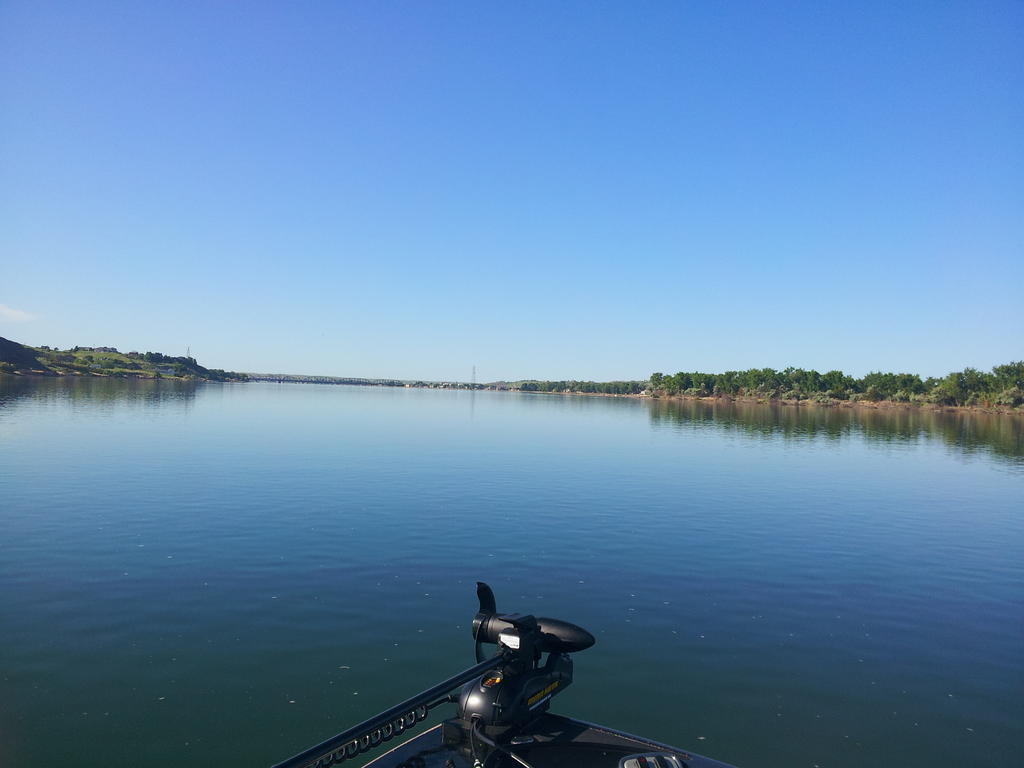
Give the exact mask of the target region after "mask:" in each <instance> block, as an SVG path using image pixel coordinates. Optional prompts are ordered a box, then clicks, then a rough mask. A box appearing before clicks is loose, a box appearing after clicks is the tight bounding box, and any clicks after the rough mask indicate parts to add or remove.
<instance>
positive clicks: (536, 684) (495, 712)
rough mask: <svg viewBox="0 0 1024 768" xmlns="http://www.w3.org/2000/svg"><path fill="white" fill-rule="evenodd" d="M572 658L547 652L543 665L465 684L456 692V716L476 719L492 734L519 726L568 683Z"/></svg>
mask: <svg viewBox="0 0 1024 768" xmlns="http://www.w3.org/2000/svg"><path fill="white" fill-rule="evenodd" d="M572 667H573V665H572V658H571V657H570V656H569V655H568V654H565V653H552V654H549V655H548V658H547V661H546V663H545V664H544V665H543V666H540V667H536V668H534V669H532V670H530V671H527V672H520V673H516V672H514V671H513V672H512V673H511V674H506V672H505V671H503V670H502V669H500V668H499V669H497V670H495V671H493V672H490V673H487V674H485V675H483V676H482V677H480V678H478V679H477V680H474V681H473V682H471V683H466V685H464V686H463V687H462V691H461V692H460V693H459V717H460V718H461V719H462V720H464V721H465V722H466V723H470V724H472V723H476V722H479V723H480V724H481V725H484V726H487V727H488V732H489V733H490V734H492V735H499V734H500V733H501V732H502V731H504V730H506V729H508V728H510V727H513V726H519V725H523V724H525V723H527V722H529V721H530V720H532V719H533V718H534V717H536V716H537V715H539V714H540V713H541V712H544V711H545V710H547V708H548V706H549V704H550V701H551V697H552V696H554V695H555V694H556V693H561V692H562V691H564V690H565V689H566V688H567V687H568V686H569V685H570V684H571V683H572Z"/></svg>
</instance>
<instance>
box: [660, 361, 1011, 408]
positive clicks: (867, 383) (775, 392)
mask: <svg viewBox="0 0 1024 768" xmlns="http://www.w3.org/2000/svg"><path fill="white" fill-rule="evenodd" d="M648 384H649V385H650V386H649V390H650V391H651V393H652V394H663V395H680V394H682V395H691V396H695V397H709V396H714V395H727V396H734V397H735V396H740V397H758V398H765V399H777V398H783V399H787V400H816V401H819V402H829V401H833V400H868V401H879V400H892V401H895V402H903V403H934V404H937V405H982V406H986V407H990V406H994V405H1000V406H1011V407H1012V406H1019V405H1022V404H1024V361H1017V362H1014V363H1007V364H1005V365H997V366H995V367H994V368H992V371H991V372H985V371H979V370H978V369H976V368H964V369H963V370H962V371H954V372H953V373H949V374H947V375H946V376H943V377H941V378H936V377H933V376H929V377H928V378H925V379H922V378H921V377H920V376H919V375H918V374H916V373H882V372H880V371H878V372H872V373H869V374H867V375H866V376H863V377H861V378H859V379H858V378H854V377H853V376H848V375H847V374H845V373H843V372H842V371H828V372H826V373H818V371H815V370H805V369H803V368H786V369H784V370H781V371H777V370H775V369H773V368H751V369H749V370H746V371H726V372H725V373H700V372H692V373H688V372H685V371H680V372H679V373H674V374H671V375H668V374H664V373H652V374H651V378H650V381H649V382H648Z"/></svg>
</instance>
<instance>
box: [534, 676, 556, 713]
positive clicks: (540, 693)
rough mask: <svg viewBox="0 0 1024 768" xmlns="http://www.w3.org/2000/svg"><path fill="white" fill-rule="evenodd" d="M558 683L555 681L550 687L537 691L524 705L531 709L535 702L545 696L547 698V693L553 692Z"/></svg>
mask: <svg viewBox="0 0 1024 768" xmlns="http://www.w3.org/2000/svg"><path fill="white" fill-rule="evenodd" d="M560 683H561V681H560V680H555V682H553V683H551V685H549V686H547V687H546V688H543V689H541V690H539V691H537V693H535V694H533V696H531V697H530V698H528V699H527V700H526V705H527V706H528V707H532V706H533V705H534V703H535V702H538V701H540V700H541V699H543V698H544V697H545V696H547V695H548V694H549V693H551V692H552V691H553V690H555V688H557V687H558V686H559V684H560Z"/></svg>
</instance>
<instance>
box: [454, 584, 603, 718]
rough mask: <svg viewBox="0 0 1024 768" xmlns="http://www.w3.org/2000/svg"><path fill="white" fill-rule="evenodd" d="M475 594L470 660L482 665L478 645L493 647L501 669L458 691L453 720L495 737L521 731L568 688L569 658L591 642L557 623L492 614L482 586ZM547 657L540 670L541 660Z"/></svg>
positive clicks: (585, 634)
mask: <svg viewBox="0 0 1024 768" xmlns="http://www.w3.org/2000/svg"><path fill="white" fill-rule="evenodd" d="M476 594H477V597H478V598H479V600H480V611H479V613H477V615H476V616H474V617H473V637H474V639H475V640H476V660H477V661H478V662H481V661H483V660H484V654H483V651H482V648H481V645H482V644H483V643H493V644H495V645H497V646H498V655H499V656H500V657H501V658H502V663H501V665H500V666H498V668H497V669H496V670H495V671H493V672H490V673H487V674H485V675H483V676H482V677H480V678H479V679H477V680H474V681H473V682H471V683H467V684H466V685H465V686H463V688H462V692H461V694H460V695H459V717H458V719H460V720H462V721H465V722H466V723H470V724H473V723H480V724H481V725H484V726H487V733H488V734H489V735H492V736H500V735H501V734H503V733H504V732H506V731H508V730H509V729H512V728H516V727H519V726H523V725H525V724H526V723H527V722H529V721H530V720H532V719H533V718H534V717H536V716H537V715H538V714H540V713H541V712H543V711H545V710H546V709H547V708H548V705H549V703H550V701H551V697H552V696H554V695H555V694H557V693H561V692H562V691H564V690H565V689H566V688H567V687H568V686H569V684H570V683H572V658H571V657H570V656H569V654H570V653H575V652H576V651H582V650H585V649H586V648H589V647H590V646H592V645H593V644H594V636H593V635H592V634H590V633H589V632H587V630H585V629H583V628H582V627H578V626H576V625H575V624H570V623H569V622H568V621H562V620H561V619H547V618H543V617H536V618H535V617H533V616H529V615H522V614H518V613H498V611H497V607H496V604H495V600H494V592H493V591H492V590H491V588H490V587H489V586H487V585H486V584H484V583H483V582H482V581H480V582H477V585H476ZM544 653H547V655H548V656H547V659H546V661H545V662H544V663H543V664H541V663H540V659H541V656H542V655H543V654H544Z"/></svg>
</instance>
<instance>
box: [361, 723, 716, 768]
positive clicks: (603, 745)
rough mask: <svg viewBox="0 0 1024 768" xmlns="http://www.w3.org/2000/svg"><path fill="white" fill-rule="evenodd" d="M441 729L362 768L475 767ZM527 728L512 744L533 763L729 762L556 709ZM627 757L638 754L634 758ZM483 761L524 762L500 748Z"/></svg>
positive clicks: (636, 765)
mask: <svg viewBox="0 0 1024 768" xmlns="http://www.w3.org/2000/svg"><path fill="white" fill-rule="evenodd" d="M443 730H444V725H443V724H442V725H437V726H434V727H433V728H431V729H430V730H428V731H425V732H423V733H421V734H420V735H419V736H417V737H416V738H414V739H412V740H410V741H408V742H406V743H404V744H401V745H400V746H398V747H395V748H394V749H392V750H390V751H389V752H386V753H385V754H383V755H380V756H379V757H377V758H376V759H374V760H371V761H370V762H368V763H366V768H473V766H472V762H471V761H470V760H469V759H468V758H467V756H466V755H465V754H464V753H463V751H462V750H460V749H458V748H457V747H452V746H449V745H447V744H445V743H444V739H443ZM529 733H530V736H531V737H532V740H531V741H529V742H528V743H520V744H516V745H514V746H511V747H510V748H511V750H512V751H513V752H514V753H515V754H516V755H518V756H519V757H521V758H522V759H523V760H525V761H526V762H527V763H528V764H529V765H531V766H532V767H533V768H568V767H569V766H572V767H573V768H619V766H620V765H622V764H623V763H622V761H623V760H624V759H627V762H626V763H625V768H732V767H731V766H729V765H728V764H726V763H722V762H719V761H717V760H712V759H711V758H708V757H703V756H701V755H697V754H694V753H692V752H687V751H683V750H679V749H677V748H675V747H670V746H668V745H665V744H660V743H658V742H654V741H649V740H647V739H643V738H641V737H638V736H633V735H631V734H627V733H622V732H620V731H615V730H612V729H610V728H604V727H603V726H599V725H593V724H592V723H585V722H582V721H580V720H573V719H571V718H567V717H562V716H560V715H552V714H544V715H542V716H541V717H540V718H539V719H538V720H537V722H536V723H535V724H533V726H532V727H530V728H529ZM481 747H482V745H481ZM656 755H661V757H660V758H659V757H656ZM639 756H646V757H644V758H643V759H639ZM631 757H634V758H638V759H637V760H636V762H633V761H632V760H629V758H631ZM673 758H674V761H675V762H673ZM487 766H488V768H522V766H521V765H520V764H519V763H517V762H516V761H514V760H512V759H511V758H509V757H508V756H506V755H503V754H501V753H498V754H496V755H495V756H494V757H492V758H491V759H490V760H489V761H488V762H487Z"/></svg>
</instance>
